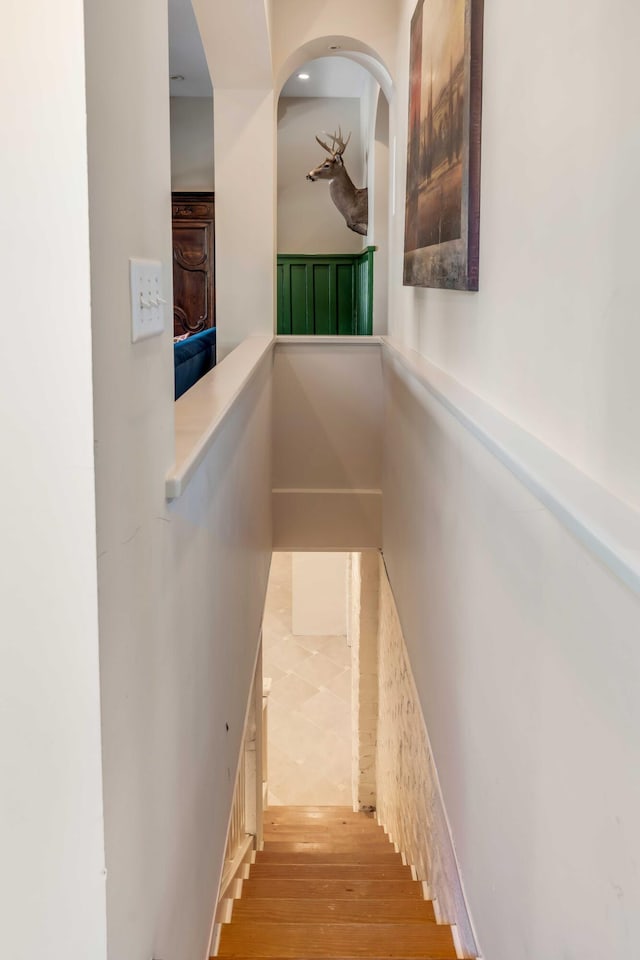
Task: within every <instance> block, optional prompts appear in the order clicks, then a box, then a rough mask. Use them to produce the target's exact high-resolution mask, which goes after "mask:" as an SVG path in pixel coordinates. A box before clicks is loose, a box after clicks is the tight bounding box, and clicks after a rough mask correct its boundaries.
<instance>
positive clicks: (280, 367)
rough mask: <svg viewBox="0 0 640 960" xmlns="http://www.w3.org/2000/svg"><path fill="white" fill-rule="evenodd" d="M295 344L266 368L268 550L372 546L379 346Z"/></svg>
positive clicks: (376, 509) (377, 500)
mask: <svg viewBox="0 0 640 960" xmlns="http://www.w3.org/2000/svg"><path fill="white" fill-rule="evenodd" d="M292 339H293V338H292ZM295 341H296V342H292V341H291V340H288V341H284V340H281V341H278V343H277V345H276V350H275V357H274V366H273V391H274V394H273V405H274V415H273V488H274V489H273V511H274V521H273V540H274V549H276V550H305V549H306V550H353V549H362V548H363V547H379V546H380V542H381V528H380V510H381V494H380V483H381V459H382V449H381V420H382V382H381V365H380V363H381V362H380V347H379V345H378V344H377V343H375V342H372V341H368V340H366V339H364V338H362V337H360V338H357V339H352V340H350V342H345V340H341V341H340V342H333V343H327V342H322V341H321V340H318V339H315V338H309V339H307V338H302V337H296V338H295Z"/></svg>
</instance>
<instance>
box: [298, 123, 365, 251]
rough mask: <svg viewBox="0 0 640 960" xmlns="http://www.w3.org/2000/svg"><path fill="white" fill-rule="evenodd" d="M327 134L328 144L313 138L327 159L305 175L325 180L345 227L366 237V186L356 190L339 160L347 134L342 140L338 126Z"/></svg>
mask: <svg viewBox="0 0 640 960" xmlns="http://www.w3.org/2000/svg"><path fill="white" fill-rule="evenodd" d="M327 136H328V137H331V140H332V145H331V146H330V147H329V146H327V144H326V143H324V141H322V140H321V139H320V137H316V140H317V141H318V143H319V144H320V146H321V147H323V148H324V149H325V150H326V151H327V153H328V154H329V156H330V158H329V159H327V160H324V161H323V162H322V163H321V164H320V166H318V167H315V169H313V170H311V171H310V172H309V173H308V174H307V180H311V181H315V180H328V181H329V194H330V196H331V199H332V200H333V202H334V203H335V205H336V207H337V208H338V210H339V211H340V213H341V214H342V216H343V217H344V219H345V220H346V222H347V226H348V227H349V230H353V231H354V233H360V234H362V236H366V234H367V229H368V224H369V198H368V191H367V188H366V187H365V188H364V189H363V190H359V189H358V188H357V187H356V186H354V185H353V182H352V180H351V177H350V176H349V174H348V173H347V169H346V167H345V165H344V160H343V159H342V155H343V153H344V152H345V150H346V149H347V144H348V143H349V140H350V139H351V134H349V136H348V137H347V139H346V140H343V139H342V128H340V129H339V130H338V133H337V134H329V133H328V134H327Z"/></svg>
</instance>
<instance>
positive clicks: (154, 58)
mask: <svg viewBox="0 0 640 960" xmlns="http://www.w3.org/2000/svg"><path fill="white" fill-rule="evenodd" d="M86 34H87V74H88V130H89V148H90V166H89V189H90V218H91V259H92V289H91V294H92V309H93V344H94V351H93V353H94V382H95V439H96V491H97V519H98V524H97V532H98V581H99V598H100V605H99V607H100V667H101V689H102V739H103V770H104V808H105V810H104V812H105V831H106V861H107V869H108V882H107V922H108V941H109V957H110V958H111V960H120V958H125V957H126V958H127V960H150V958H151V957H162V958H169V957H181V958H184V960H202V958H203V957H204V956H205V954H206V951H207V949H208V946H209V936H210V926H211V920H212V916H213V909H214V904H215V899H216V893H217V886H218V881H219V877H220V872H221V867H222V858H223V853H224V845H225V838H226V829H227V819H228V815H229V809H230V802H231V792H232V789H233V782H234V775H235V766H236V761H237V758H238V751H239V745H240V738H241V736H242V725H243V719H244V714H245V707H246V703H247V697H248V695H249V688H250V684H251V680H252V677H253V669H254V661H255V655H256V650H257V645H258V639H259V631H260V622H261V616H262V604H263V599H264V592H265V589H266V578H267V572H268V565H269V556H270V548H271V539H270V538H271V519H270V475H271V469H270V423H271V399H270V398H271V392H270V376H269V371H270V364H269V363H265V364H264V366H263V367H262V368H261V371H260V372H259V373H257V374H256V375H255V376H254V377H253V379H252V380H251V381H250V384H249V385H248V386H246V387H245V388H244V389H242V390H240V391H239V394H238V396H237V398H236V399H235V401H233V404H232V409H231V410H230V412H229V413H228V414H227V416H226V418H225V420H224V422H223V424H222V425H221V426H220V427H219V428H218V430H217V432H216V435H215V440H214V442H213V443H212V445H211V446H210V448H209V449H208V451H207V453H206V455H205V456H204V457H203V459H202V462H201V463H200V464H199V466H198V467H197V468H196V470H195V472H194V474H193V476H192V477H191V479H190V482H189V485H188V487H187V489H186V490H185V492H184V493H183V495H182V496H181V497H180V498H179V499H178V500H176V501H173V502H172V503H170V504H168V503H167V502H166V500H165V476H166V474H167V472H168V471H169V469H170V468H171V467H172V464H173V461H174V402H173V367H172V347H171V330H170V329H169V328H167V330H166V331H165V333H164V334H163V335H162V336H161V337H156V338H153V339H150V340H146V341H142V342H140V343H137V344H132V343H131V337H130V311H129V281H128V258H129V257H130V256H143V257H152V258H157V259H159V260H161V261H162V263H163V268H164V276H165V285H166V288H165V297H166V299H167V300H168V301H171V207H170V191H171V182H170V164H169V159H170V148H169V97H168V77H167V72H168V71H167V17H166V9H164V8H163V6H162V4H160V5H159V6H158V5H155V4H151V3H149V2H147V0H134V2H131V0H127V2H125V0H115V2H113V3H109V4H103V3H99V2H97V0H95V2H94V0H91V2H89V3H88V4H87V23H86ZM114 63H117V64H118V70H117V71H116V72H115V73H114V68H113V65H114ZM134 92H135V94H134ZM267 110H268V108H267ZM141 113H142V114H143V115H144V117H145V122H144V123H140V122H139V116H140V114H141ZM271 116H273V115H272V114H271ZM123 144H126V145H127V148H126V149H124V148H123ZM235 144H236V141H235V140H234V139H231V140H230V141H227V149H228V152H229V154H231V155H234V150H235V148H236V147H235ZM223 207H224V204H223ZM223 367H224V364H221V365H219V366H218V367H217V368H216V370H215V371H213V373H212V374H210V376H212V377H215V376H216V375H218V374H219V373H220V371H223ZM223 379H224V377H223ZM214 392H215V391H214ZM180 402H181V401H178V403H180ZM89 956H93V954H92V953H91V951H87V952H86V953H85V957H89Z"/></svg>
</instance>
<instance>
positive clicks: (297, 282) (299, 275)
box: [289, 263, 313, 334]
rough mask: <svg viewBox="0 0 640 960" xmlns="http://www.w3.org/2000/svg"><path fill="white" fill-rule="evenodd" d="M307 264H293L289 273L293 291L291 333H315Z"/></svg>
mask: <svg viewBox="0 0 640 960" xmlns="http://www.w3.org/2000/svg"><path fill="white" fill-rule="evenodd" d="M307 273H308V271H307V268H306V265H305V264H299V263H292V264H291V269H290V272H289V278H290V280H289V285H290V290H291V333H298V334H309V333H313V326H312V318H311V317H310V316H309V305H308V303H307V287H308V283H307V280H308V277H307Z"/></svg>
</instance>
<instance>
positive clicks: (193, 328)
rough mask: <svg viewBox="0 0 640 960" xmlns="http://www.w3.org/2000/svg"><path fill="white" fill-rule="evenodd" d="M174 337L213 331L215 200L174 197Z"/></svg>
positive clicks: (191, 195)
mask: <svg viewBox="0 0 640 960" xmlns="http://www.w3.org/2000/svg"><path fill="white" fill-rule="evenodd" d="M172 200H173V211H172V212H173V218H172V223H173V334H174V336H176V337H178V336H181V335H182V334H184V333H197V332H198V331H200V330H206V329H207V328H208V327H215V322H216V321H215V284H214V249H215V248H214V199H213V194H212V193H174V194H173V197H172Z"/></svg>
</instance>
